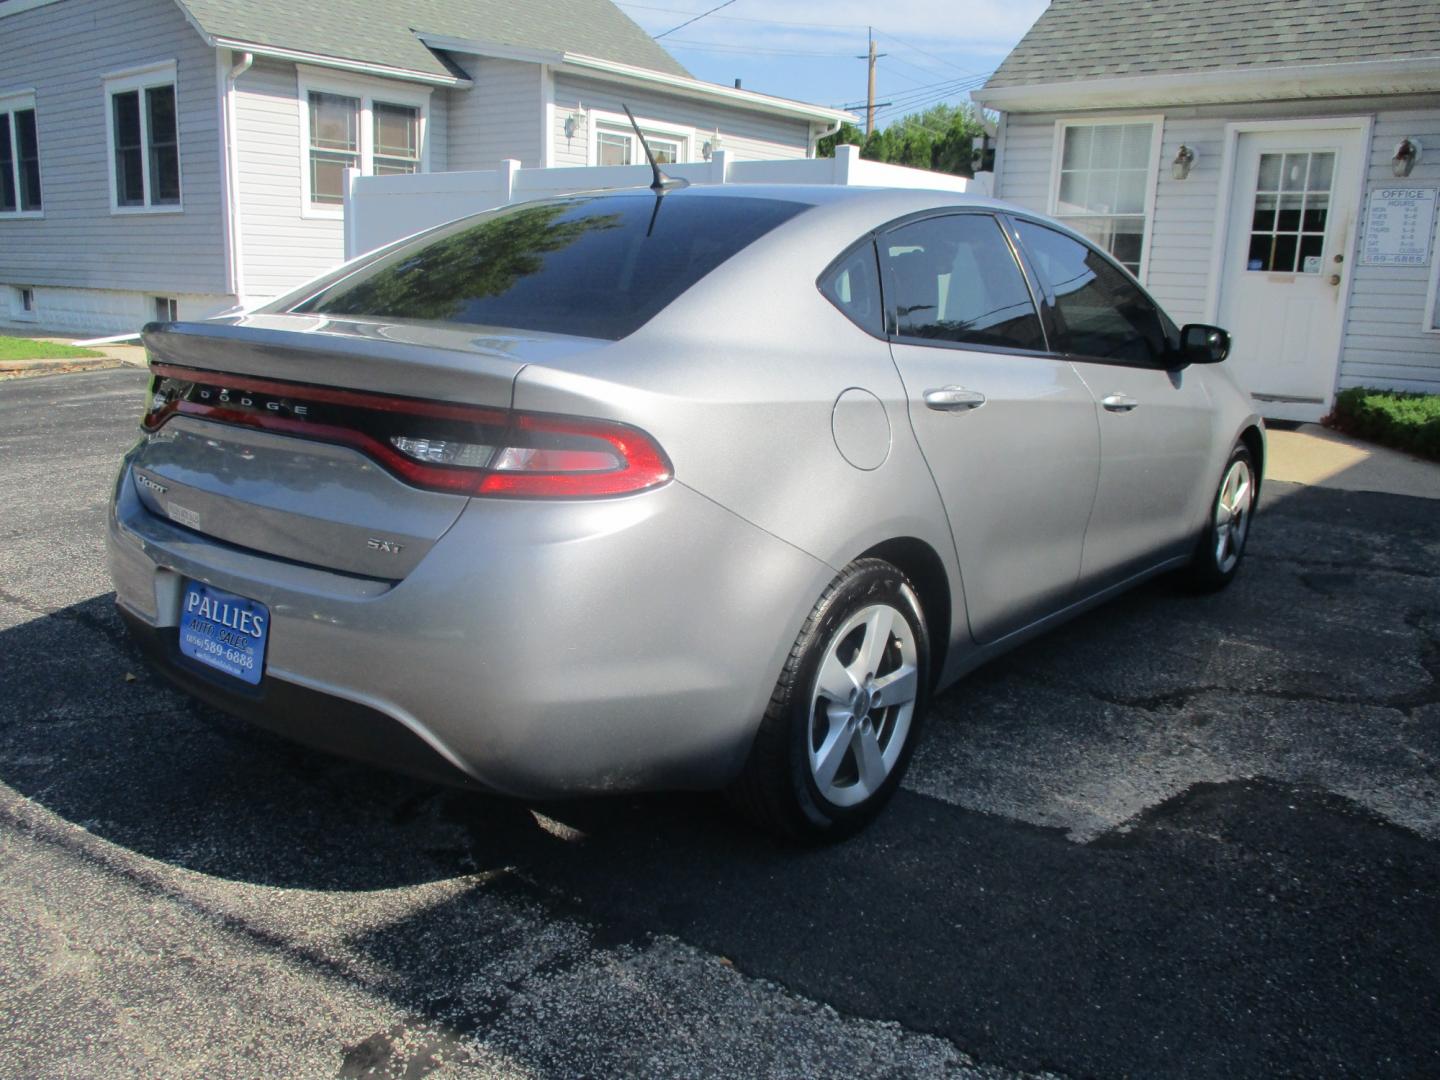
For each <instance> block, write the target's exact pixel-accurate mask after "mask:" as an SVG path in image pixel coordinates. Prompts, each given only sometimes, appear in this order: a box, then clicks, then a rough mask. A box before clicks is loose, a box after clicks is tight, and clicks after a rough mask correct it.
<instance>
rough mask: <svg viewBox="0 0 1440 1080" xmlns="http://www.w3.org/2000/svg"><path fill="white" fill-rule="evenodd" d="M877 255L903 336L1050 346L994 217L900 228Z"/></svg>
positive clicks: (969, 216) (918, 223)
mask: <svg viewBox="0 0 1440 1080" xmlns="http://www.w3.org/2000/svg"><path fill="white" fill-rule="evenodd" d="M880 257H881V260H882V262H884V264H885V270H886V282H887V288H888V289H889V293H890V295H891V296H892V297H893V299H892V302H891V310H892V311H893V312H894V313H895V325H896V333H898V334H899V336H900V337H908V338H923V339H927V340H931V341H953V342H957V343H960V344H966V345H990V346H995V347H998V348H1007V349H1037V350H1038V349H1044V348H1045V337H1044V334H1043V332H1042V331H1041V328H1040V318H1039V316H1038V315H1037V314H1036V313H1035V305H1034V303H1033V302H1032V301H1031V299H1030V290H1029V289H1028V288H1027V287H1026V285H1025V278H1024V276H1023V275H1022V274H1021V272H1020V267H1019V265H1018V264H1017V263H1016V262H1015V256H1014V254H1013V253H1012V252H1011V251H1010V245H1009V244H1008V243H1007V242H1006V240H1005V236H1004V234H1003V233H1002V232H1001V231H1000V224H999V222H997V221H996V220H995V219H994V218H993V217H991V216H990V215H988V214H956V215H955V216H953V217H941V218H927V219H925V220H923V221H916V222H912V223H911V224H909V225H902V226H901V227H900V228H898V229H895V230H893V231H892V232H889V233H887V234H886V235H885V236H884V237H883V238H882V239H881V241H880Z"/></svg>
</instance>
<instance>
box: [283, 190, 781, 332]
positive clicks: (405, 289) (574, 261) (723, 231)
mask: <svg viewBox="0 0 1440 1080" xmlns="http://www.w3.org/2000/svg"><path fill="white" fill-rule="evenodd" d="M804 209H806V204H804V203H795V202H786V201H783V200H780V199H749V198H733V197H728V196H689V197H687V196H683V195H676V194H671V195H667V196H665V197H664V198H662V199H661V200H660V202H659V205H658V209H657V204H656V199H655V197H654V196H653V195H650V194H648V193H646V194H626V195H604V196H596V197H593V198H577V199H565V200H559V201H554V202H543V203H532V204H529V205H525V206H520V207H515V208H507V209H504V210H499V211H495V212H493V213H489V214H485V215H482V216H480V217H475V218H466V219H465V220H464V221H461V222H457V223H455V224H454V225H450V226H446V227H445V229H444V230H443V231H441V232H439V233H433V232H432V233H427V234H426V235H425V236H424V237H422V238H419V239H417V240H416V241H414V243H411V244H406V245H404V246H403V247H400V248H398V249H396V250H394V251H391V252H388V253H387V254H385V255H384V256H382V257H380V258H379V259H377V260H376V261H375V262H372V263H369V264H368V265H365V266H362V267H360V268H359V269H358V270H355V271H352V272H351V273H349V274H347V275H346V276H345V277H343V278H341V279H340V280H339V281H337V282H335V283H334V284H332V285H330V286H328V287H327V288H325V289H324V290H323V291H321V292H320V293H318V294H316V295H315V296H312V297H311V298H309V299H308V300H306V301H304V302H303V303H301V304H299V305H298V306H297V307H295V308H293V309H292V310H294V311H296V312H302V313H306V314H315V315H359V316H369V317H372V318H383V319H405V320H423V321H431V322H457V323H475V324H477V325H483V326H497V327H509V328H513V329H517V330H543V331H548V332H551V333H557V334H576V335H580V336H583V337H598V338H610V339H612V340H613V339H618V338H622V337H624V336H625V335H626V334H630V333H633V332H634V331H635V330H637V329H639V327H641V326H642V325H644V323H645V322H647V321H648V320H649V319H651V318H653V317H654V316H655V314H656V313H658V312H659V311H660V309H661V308H663V307H665V305H666V304H668V303H670V301H672V300H674V299H675V298H676V297H677V296H679V295H680V294H681V293H682V292H684V291H685V290H686V289H688V288H689V287H690V286H691V285H693V284H695V282H697V281H699V280H700V279H701V278H702V277H704V276H705V275H706V274H708V273H709V272H710V271H711V270H713V269H715V267H717V266H719V265H720V264H721V263H722V262H724V261H725V260H726V259H728V258H730V256H732V255H734V254H735V253H736V252H738V251H740V250H741V249H742V248H744V247H746V246H747V245H749V244H751V243H753V242H754V241H755V240H757V239H759V238H760V237H762V236H764V235H765V234H766V233H767V232H769V231H770V230H771V229H773V228H775V227H776V226H777V225H780V224H781V223H783V222H785V221H788V220H789V219H790V218H792V217H794V216H795V215H796V214H798V213H799V212H800V211H802V210H804Z"/></svg>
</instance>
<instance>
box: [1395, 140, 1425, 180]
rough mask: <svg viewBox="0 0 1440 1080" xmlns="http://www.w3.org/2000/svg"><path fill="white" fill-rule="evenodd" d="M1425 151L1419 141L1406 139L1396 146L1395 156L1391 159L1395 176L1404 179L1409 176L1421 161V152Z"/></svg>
mask: <svg viewBox="0 0 1440 1080" xmlns="http://www.w3.org/2000/svg"><path fill="white" fill-rule="evenodd" d="M1422 149H1423V147H1421V145H1420V140H1419V139H1411V138H1408V137H1407V138H1404V139H1401V140H1400V142H1399V143H1397V144H1396V146H1395V156H1394V157H1392V158H1391V159H1390V168H1392V169H1394V170H1395V175H1396V176H1397V177H1398V178H1400V179H1402V180H1403V179H1404V178H1405V177H1407V176H1409V175H1410V173H1411V172H1412V171H1413V170H1414V168H1415V166H1416V165H1417V164H1418V163H1419V161H1420V152H1421V150H1422Z"/></svg>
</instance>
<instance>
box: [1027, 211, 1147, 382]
mask: <svg viewBox="0 0 1440 1080" xmlns="http://www.w3.org/2000/svg"><path fill="white" fill-rule="evenodd" d="M1017 228H1018V229H1019V231H1020V236H1021V239H1022V240H1023V241H1024V244H1025V250H1026V251H1027V252H1029V254H1030V258H1031V261H1032V262H1033V263H1034V264H1035V268H1036V271H1037V272H1038V273H1039V274H1040V277H1041V278H1042V279H1043V280H1044V281H1045V282H1046V284H1047V285H1048V286H1049V288H1050V290H1051V291H1052V292H1053V293H1054V294H1055V307H1056V313H1055V314H1056V319H1055V321H1056V324H1057V326H1056V331H1057V335H1056V339H1055V340H1054V341H1053V342H1052V344H1053V346H1054V348H1056V349H1057V350H1058V351H1060V352H1065V353H1069V354H1072V355H1076V356H1085V357H1094V358H1096V359H1105V360H1115V361H1119V362H1122V363H1130V364H1144V365H1147V366H1151V365H1155V364H1157V363H1158V362H1160V361H1161V360H1162V358H1163V357H1164V356H1165V354H1166V352H1167V351H1168V346H1169V341H1168V337H1169V335H1168V333H1167V327H1166V325H1165V322H1164V318H1163V316H1162V315H1161V314H1160V311H1159V309H1158V308H1157V307H1156V306H1155V305H1154V304H1153V303H1152V302H1151V301H1150V299H1149V298H1148V297H1147V296H1146V295H1145V294H1144V293H1143V292H1141V291H1140V289H1139V288H1137V287H1136V285H1135V283H1134V282H1133V281H1132V280H1130V278H1128V277H1127V276H1126V275H1125V274H1123V273H1121V272H1120V271H1119V270H1118V269H1116V268H1115V266H1114V265H1113V264H1112V263H1111V262H1110V261H1109V260H1108V259H1106V258H1105V257H1104V256H1102V255H1100V254H1099V253H1098V252H1096V251H1093V250H1091V249H1090V248H1088V247H1086V246H1085V245H1084V244H1082V243H1079V242H1078V241H1076V240H1074V239H1072V238H1071V237H1068V236H1066V235H1064V234H1063V233H1060V232H1057V231H1055V230H1054V229H1050V228H1047V227H1045V226H1044V225H1037V224H1035V223H1033V222H1029V221H1021V222H1018V223H1017Z"/></svg>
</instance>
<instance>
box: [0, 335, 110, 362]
mask: <svg viewBox="0 0 1440 1080" xmlns="http://www.w3.org/2000/svg"><path fill="white" fill-rule="evenodd" d="M104 355H105V354H104V353H101V352H96V351H95V350H94V349H80V348H77V347H75V346H74V345H57V344H56V343H55V342H53V341H33V340H31V339H30V338H23V337H5V336H4V335H0V360H80V359H83V358H85V357H93V356H104Z"/></svg>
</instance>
